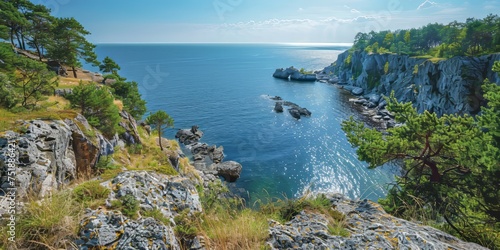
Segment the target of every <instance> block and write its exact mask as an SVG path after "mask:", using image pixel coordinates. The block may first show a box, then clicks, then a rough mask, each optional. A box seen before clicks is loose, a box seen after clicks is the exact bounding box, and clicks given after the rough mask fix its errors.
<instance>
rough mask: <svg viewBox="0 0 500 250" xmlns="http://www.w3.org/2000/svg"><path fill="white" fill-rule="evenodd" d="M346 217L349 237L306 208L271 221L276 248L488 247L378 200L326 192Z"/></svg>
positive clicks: (271, 233) (273, 245)
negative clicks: (398, 213) (387, 208)
mask: <svg viewBox="0 0 500 250" xmlns="http://www.w3.org/2000/svg"><path fill="white" fill-rule="evenodd" d="M326 196H327V197H328V198H329V199H330V201H331V203H332V207H334V208H335V209H336V210H338V211H340V212H341V213H343V214H344V215H345V216H346V224H347V230H348V231H349V233H350V236H348V237H342V236H336V235H331V234H330V233H329V231H328V225H327V219H326V217H325V216H324V215H322V214H317V213H313V212H305V211H302V212H301V213H300V214H298V215H297V216H295V217H294V218H293V219H292V220H290V221H289V222H286V223H285V224H280V223H278V222H276V221H270V223H269V224H270V229H269V233H270V238H269V240H268V244H269V245H270V246H271V247H272V249H435V250H441V249H442V250H447V249H464V250H466V249H467V250H468V249H486V248H483V247H481V246H479V245H477V244H474V243H468V242H463V241H461V240H459V239H458V238H456V237H454V236H451V235H449V234H446V233H444V232H442V231H439V230H437V229H435V228H432V227H428V226H422V225H419V224H416V223H413V222H409V221H406V220H403V219H399V218H396V217H393V216H391V215H389V214H387V213H386V212H384V210H383V209H382V207H381V206H380V205H378V204H376V203H373V202H370V201H366V200H364V201H353V200H350V199H347V198H346V197H344V196H342V195H338V194H327V195H326Z"/></svg>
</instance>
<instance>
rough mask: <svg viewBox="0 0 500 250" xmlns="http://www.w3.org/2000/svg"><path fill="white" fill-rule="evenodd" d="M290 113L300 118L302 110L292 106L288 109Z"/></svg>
mask: <svg viewBox="0 0 500 250" xmlns="http://www.w3.org/2000/svg"><path fill="white" fill-rule="evenodd" d="M288 113H290V115H291V116H292V117H293V118H295V119H297V120H300V111H299V109H297V108H291V109H288Z"/></svg>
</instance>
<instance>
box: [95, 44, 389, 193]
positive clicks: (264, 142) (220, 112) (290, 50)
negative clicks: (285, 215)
mask: <svg viewBox="0 0 500 250" xmlns="http://www.w3.org/2000/svg"><path fill="white" fill-rule="evenodd" d="M346 49H348V47H345V46H341V45H334V44H333V45H332V44H101V45H98V46H97V48H96V52H97V53H98V55H99V56H100V57H102V58H104V57H105V56H109V57H111V58H113V59H114V60H115V61H116V62H117V63H118V64H119V65H120V66H121V70H120V71H119V73H120V74H121V75H122V76H124V77H126V78H128V80H133V81H136V82H138V83H139V87H140V91H141V94H142V95H143V97H144V98H145V99H146V100H147V102H148V105H147V107H148V109H149V110H150V111H156V110H159V109H162V110H165V111H166V112H167V113H169V114H170V115H171V116H172V117H173V118H174V120H175V128H173V129H168V130H166V131H165V135H166V136H167V137H169V138H173V137H174V135H175V133H176V131H177V129H179V128H190V127H191V126H192V125H198V126H199V127H200V129H201V130H202V131H203V132H204V133H205V136H204V137H203V138H202V141H203V142H206V143H208V144H210V145H212V144H216V145H222V146H224V152H225V155H226V157H225V160H234V161H238V162H240V163H241V164H242V165H243V172H242V174H241V178H240V179H238V181H237V182H236V183H234V184H231V187H232V188H234V189H238V190H240V191H244V193H245V194H246V195H247V196H248V197H247V198H249V200H250V201H256V200H258V199H261V200H266V199H269V198H272V197H278V198H283V197H288V198H291V197H296V196H300V195H301V194H303V193H304V192H309V191H310V192H317V191H326V192H339V193H342V194H345V195H347V196H349V197H351V198H360V199H364V198H367V199H371V200H377V199H378V198H380V197H384V196H385V195H386V187H387V185H386V184H387V183H389V182H391V181H392V176H393V173H392V171H391V169H389V168H379V169H375V170H368V169H367V164H365V163H363V162H360V161H359V160H357V158H356V153H355V149H354V148H352V147H351V146H350V144H349V143H348V142H347V139H346V136H345V134H344V132H343V131H342V130H341V126H340V123H341V122H342V120H344V119H347V118H348V117H349V116H351V115H357V112H356V110H355V108H354V107H353V106H352V104H351V103H349V102H348V99H349V97H350V96H349V95H348V94H347V93H345V91H343V90H341V89H338V88H337V87H335V86H332V85H329V84H325V83H320V82H315V83H300V82H290V81H285V80H279V79H274V78H273V77H272V74H273V73H274V70H275V69H276V68H282V67H283V68H284V67H289V66H292V65H293V66H295V67H296V68H305V69H307V70H317V69H322V68H324V67H325V66H328V65H330V64H331V63H333V62H334V61H335V60H336V58H337V56H338V54H340V53H341V52H343V51H345V50H346ZM102 58H101V60H102ZM94 70H95V69H94ZM267 95H270V96H275V95H278V96H281V97H282V98H283V99H284V100H287V101H291V102H295V103H297V104H298V105H300V106H302V107H306V108H307V109H309V110H310V111H311V112H312V117H310V118H303V119H301V120H298V121H297V120H295V119H293V118H292V117H291V116H290V115H289V114H288V112H285V113H282V114H277V113H274V112H273V107H274V102H273V101H272V100H270V99H269V98H268V96H267Z"/></svg>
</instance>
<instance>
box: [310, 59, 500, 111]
mask: <svg viewBox="0 0 500 250" xmlns="http://www.w3.org/2000/svg"><path fill="white" fill-rule="evenodd" d="M498 60H500V54H492V55H486V56H481V57H453V58H451V59H448V60H441V61H434V62H433V61H431V60H427V59H421V58H415V57H410V56H407V55H393V54H368V53H366V52H349V51H346V52H344V53H342V54H340V55H339V56H338V59H337V61H336V62H335V63H333V64H332V65H330V66H328V67H326V68H325V69H324V70H323V71H322V72H321V73H320V74H319V76H320V77H321V78H322V79H324V78H325V77H326V78H329V79H330V80H331V81H330V82H334V83H337V82H338V83H339V84H343V85H347V86H348V88H349V89H350V90H355V91H356V92H357V94H359V95H361V94H370V93H371V94H380V95H386V96H388V95H389V94H390V93H391V91H394V92H395V94H396V97H397V98H398V100H399V101H404V102H413V103H414V104H415V106H416V108H417V109H418V111H419V112H423V111H424V110H429V111H432V112H435V113H437V114H439V115H441V114H446V113H459V114H464V113H471V114H474V113H477V112H479V110H480V105H481V104H484V99H483V98H482V93H481V84H482V83H483V80H484V79H486V78H488V79H489V80H490V81H491V82H495V83H497V84H500V77H499V76H498V75H497V74H496V73H494V72H493V71H492V70H491V68H492V66H493V63H494V62H495V61H498ZM354 87H357V88H354Z"/></svg>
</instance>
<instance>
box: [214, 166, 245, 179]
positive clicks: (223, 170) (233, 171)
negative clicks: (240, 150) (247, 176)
mask: <svg viewBox="0 0 500 250" xmlns="http://www.w3.org/2000/svg"><path fill="white" fill-rule="evenodd" d="M215 168H216V170H217V172H218V175H219V176H221V177H224V179H225V180H226V181H228V182H235V181H236V180H237V179H238V178H240V174H241V169H242V166H241V164H239V163H237V162H235V161H225V162H223V163H220V164H217V165H216V167H215Z"/></svg>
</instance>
